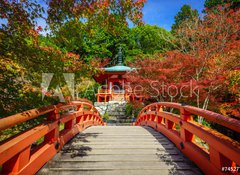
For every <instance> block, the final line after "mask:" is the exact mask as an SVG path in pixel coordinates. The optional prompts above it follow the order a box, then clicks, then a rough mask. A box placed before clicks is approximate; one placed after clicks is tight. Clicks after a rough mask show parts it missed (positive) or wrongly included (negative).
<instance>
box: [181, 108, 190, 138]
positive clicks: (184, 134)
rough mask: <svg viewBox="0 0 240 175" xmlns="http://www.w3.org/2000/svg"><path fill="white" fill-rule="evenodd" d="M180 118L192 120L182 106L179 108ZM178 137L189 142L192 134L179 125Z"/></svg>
mask: <svg viewBox="0 0 240 175" xmlns="http://www.w3.org/2000/svg"><path fill="white" fill-rule="evenodd" d="M180 118H181V120H183V121H190V120H192V117H191V114H190V113H189V112H187V111H186V110H185V109H184V108H181V109H180ZM180 126H182V123H180ZM180 137H181V139H182V140H183V141H184V142H191V141H192V139H193V134H192V133H191V132H189V131H188V130H186V129H185V128H183V127H180Z"/></svg>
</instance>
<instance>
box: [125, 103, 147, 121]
mask: <svg viewBox="0 0 240 175" xmlns="http://www.w3.org/2000/svg"><path fill="white" fill-rule="evenodd" d="M142 108H143V105H142V104H139V103H138V102H135V103H127V105H126V114H127V115H128V116H133V117H134V118H137V116H138V114H139V112H140V111H141V110H142Z"/></svg>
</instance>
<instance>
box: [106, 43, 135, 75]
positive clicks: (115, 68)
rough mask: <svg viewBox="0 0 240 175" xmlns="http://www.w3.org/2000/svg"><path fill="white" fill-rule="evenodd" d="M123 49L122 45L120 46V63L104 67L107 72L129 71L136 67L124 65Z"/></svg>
mask: <svg viewBox="0 0 240 175" xmlns="http://www.w3.org/2000/svg"><path fill="white" fill-rule="evenodd" d="M122 57H123V56H122V51H121V47H119V52H118V64H117V65H115V66H112V67H105V68H103V70H104V71H105V72H129V71H132V70H134V68H131V67H128V66H124V65H123V62H122Z"/></svg>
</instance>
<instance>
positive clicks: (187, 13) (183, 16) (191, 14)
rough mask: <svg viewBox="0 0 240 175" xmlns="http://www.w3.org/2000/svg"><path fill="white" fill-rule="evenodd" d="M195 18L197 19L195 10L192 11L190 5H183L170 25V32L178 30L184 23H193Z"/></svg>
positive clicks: (197, 15)
mask: <svg viewBox="0 0 240 175" xmlns="http://www.w3.org/2000/svg"><path fill="white" fill-rule="evenodd" d="M196 18H199V14H198V11H197V10H194V9H192V7H191V6H190V5H183V6H182V8H181V10H180V11H179V12H178V13H177V15H176V16H175V17H174V19H175V22H174V24H173V25H172V31H173V32H174V31H175V30H176V29H178V27H179V25H181V24H182V23H183V22H184V21H194V20H195V19H196Z"/></svg>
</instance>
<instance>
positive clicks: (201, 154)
mask: <svg viewBox="0 0 240 175" xmlns="http://www.w3.org/2000/svg"><path fill="white" fill-rule="evenodd" d="M163 107H170V108H175V109H178V110H179V113H180V115H177V114H172V113H169V112H165V111H162V108H163ZM159 111H160V112H159ZM193 114H194V115H201V116H202V117H204V118H206V119H208V120H210V121H213V122H216V123H218V124H220V125H222V126H225V127H228V128H229V129H232V130H234V131H236V132H239V131H240V122H239V121H238V120H235V119H229V117H226V116H223V115H220V114H217V113H214V112H211V111H207V110H202V109H198V108H196V107H191V106H185V105H184V106H182V105H181V104H178V103H168V102H163V103H162V102H161V103H153V104H150V105H148V106H146V107H145V108H143V109H142V111H141V112H140V113H139V115H138V118H137V120H136V122H135V123H134V125H147V126H150V127H152V128H154V129H155V130H157V131H159V132H161V133H163V134H164V135H165V136H166V137H168V138H169V139H170V140H171V141H172V142H173V143H175V145H176V146H177V147H178V148H179V150H181V151H182V152H183V153H184V154H185V155H186V156H187V157H188V158H189V159H191V160H192V161H193V162H195V163H196V164H197V165H198V166H199V168H200V169H201V170H202V171H203V172H204V173H205V174H209V175H211V174H224V173H225V172H222V171H221V169H222V167H234V166H236V165H240V143H239V142H237V141H235V140H233V139H230V138H229V137H227V136H225V135H223V134H221V133H219V132H217V131H215V130H213V129H210V128H207V127H205V126H203V125H200V124H198V123H197V122H194V121H193V120H192V116H191V115H193ZM153 115H155V117H156V118H157V119H155V120H152V117H149V116H153ZM162 121H165V122H162ZM174 123H175V124H178V125H179V126H180V134H179V133H178V132H177V131H176V130H174V128H173V124H174ZM194 135H196V136H197V137H199V138H201V139H202V140H204V141H205V142H206V143H207V144H208V145H209V147H210V149H209V150H207V151H206V148H203V147H202V146H200V145H197V144H196V142H195V141H194V140H193V136H194ZM232 173H234V172H232ZM235 173H236V172H235Z"/></svg>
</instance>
